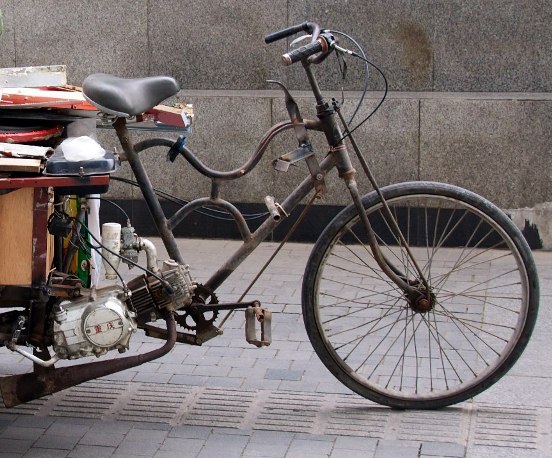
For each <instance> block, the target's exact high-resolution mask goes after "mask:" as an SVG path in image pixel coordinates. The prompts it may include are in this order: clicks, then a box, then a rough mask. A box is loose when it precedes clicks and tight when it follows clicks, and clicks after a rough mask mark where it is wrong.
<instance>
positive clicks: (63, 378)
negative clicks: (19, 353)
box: [0, 313, 176, 407]
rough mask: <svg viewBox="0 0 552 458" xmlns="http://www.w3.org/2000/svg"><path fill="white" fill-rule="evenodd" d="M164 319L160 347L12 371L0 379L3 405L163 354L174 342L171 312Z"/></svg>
mask: <svg viewBox="0 0 552 458" xmlns="http://www.w3.org/2000/svg"><path fill="white" fill-rule="evenodd" d="M166 323H167V341H166V342H165V344H164V345H163V346H162V347H160V348H157V349H155V350H152V351H150V352H148V353H144V354H141V355H136V356H128V357H126V358H120V359H111V360H104V361H97V362H92V363H87V364H79V365H76V366H69V367H62V368H58V369H54V368H50V369H44V368H43V369H42V370H36V369H35V371H34V372H31V373H28V374H21V375H12V376H9V377H4V378H2V379H0V390H1V391H2V396H3V398H4V405H5V406H6V407H14V406H16V405H19V404H22V403H24V402H29V401H32V400H33V399H38V398H41V397H43V396H46V395H48V394H53V393H56V392H58V391H61V390H65V389H67V388H70V387H72V386H75V385H79V384H80V383H84V382H87V381H89V380H93V379H96V378H99V377H104V376H106V375H110V374H114V373H115V372H120V371H123V370H126V369H129V368H131V367H135V366H139V365H140V364H143V363H147V362H149V361H153V360H154V359H157V358H160V357H161V356H164V355H166V354H167V353H168V352H169V351H170V350H171V349H172V348H173V347H174V344H175V342H176V322H175V319H174V315H173V314H172V313H169V314H168V315H167V317H166Z"/></svg>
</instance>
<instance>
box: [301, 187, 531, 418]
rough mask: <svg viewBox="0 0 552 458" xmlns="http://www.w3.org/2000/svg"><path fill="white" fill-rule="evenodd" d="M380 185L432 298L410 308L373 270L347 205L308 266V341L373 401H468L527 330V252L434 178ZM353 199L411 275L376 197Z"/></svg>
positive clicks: (503, 222) (470, 196)
mask: <svg viewBox="0 0 552 458" xmlns="http://www.w3.org/2000/svg"><path fill="white" fill-rule="evenodd" d="M381 191H382V194H383V196H384V198H385V200H386V201H387V203H388V205H389V207H390V209H391V211H392V213H393V215H394V217H395V218H396V220H397V222H398V224H399V227H400V228H401V232H402V233H403V235H404V237H405V239H406V241H407V243H408V244H409V246H410V249H411V250H412V252H413V253H414V256H415V258H416V261H417V262H418V264H419V266H420V267H421V268H422V271H423V272H424V274H425V275H426V278H427V280H428V283H429V285H430V287H431V290H432V294H434V295H435V300H434V302H433V304H432V307H431V310H429V311H424V312H421V311H416V310H414V309H413V308H412V306H411V305H409V302H408V300H407V299H406V297H405V296H404V293H402V291H401V290H400V289H399V288H398V287H397V286H396V285H395V284H394V283H392V282H391V281H390V280H389V279H388V278H387V277H386V276H385V274H384V273H383V272H382V271H381V269H380V267H379V266H378V265H377V264H376V262H375V260H374V258H373V255H372V253H371V250H370V247H369V246H368V245H367V243H366V240H365V237H364V236H363V235H362V234H363V233H364V234H365V230H364V228H363V226H361V223H359V216H358V213H357V211H356V209H355V207H354V206H352V205H350V206H348V207H346V208H345V209H343V210H342V211H341V212H340V213H339V214H338V215H336V217H335V218H334V219H333V220H332V221H331V222H330V223H329V224H328V226H327V227H326V228H325V230H324V231H323V232H322V234H321V235H320V237H319V239H318V240H317V242H316V243H315V245H314V247H313V250H312V253H311V255H310V258H309V261H308V263H307V266H306V269H305V275H304V278H303V288H302V308H303V319H304V323H305V327H306V331H307V334H308V336H309V339H310V341H311V343H312V345H313V347H314V350H315V351H316V353H317V355H318V356H319V358H320V359H321V361H322V362H323V364H324V365H325V366H326V367H327V368H328V369H329V370H330V372H331V373H332V374H333V375H334V376H335V377H337V379H339V380H340V381H341V382H342V383H343V384H344V385H346V386H347V387H348V388H350V389H351V390H352V391H354V392H356V393H358V394H360V395H361V396H363V397H365V398H367V399H370V400H372V401H374V402H377V403H379V404H382V405H386V406H390V407H394V408H400V409H414V408H415V409H435V408H440V407H444V406H447V405H451V404H456V403H458V402H461V401H464V400H467V399H469V398H471V397H473V396H475V395H477V394H479V393H481V392H482V391H484V390H485V389H487V388H488V387H490V386H491V385H492V384H494V383H495V382H497V381H498V380H499V379H500V378H501V377H502V376H503V375H504V374H506V372H508V370H509V369H510V368H511V367H512V365H513V364H514V363H515V362H516V360H517V359H518V358H519V356H520V355H521V353H522V352H523V350H524V348H525V346H526V344H527V342H528V340H529V338H530V336H531V332H532V330H533V327H534V325H535V321H536V318H537V311H538V300H539V286H538V276H537V271H536V267H535V264H534V261H533V258H532V254H531V251H530V249H529V247H528V245H527V243H526V242H525V239H524V238H523V236H522V234H521V233H520V231H519V230H518V229H517V228H516V226H515V225H514V224H513V223H512V222H511V220H510V219H509V218H508V217H507V216H506V215H505V214H504V213H503V212H502V211H501V210H500V209H499V208H497V207H496V206H495V205H493V204H491V203H490V202H489V201H487V200H486V199H484V198H482V197H480V196H478V195H477V194H474V193H472V192H469V191H466V190H464V189H461V188H458V187H456V186H452V185H447V184H442V183H432V182H409V183H400V184H395V185H390V186H387V187H385V188H383V189H382V190H381ZM362 202H363V205H364V208H365V210H366V213H367V215H368V217H369V220H370V222H371V225H372V227H373V229H374V232H375V234H376V236H377V239H378V241H379V244H380V247H381V249H382V252H383V254H384V256H386V259H388V260H391V261H392V263H393V264H394V265H395V267H397V266H398V267H399V269H402V271H403V272H406V273H407V275H408V277H409V278H412V277H413V276H414V272H415V269H414V267H413V265H412V263H411V262H409V261H407V258H406V257H405V254H404V247H401V246H400V245H401V244H400V242H398V241H397V240H398V237H397V236H396V235H395V234H393V232H392V231H391V229H390V226H389V224H387V223H385V221H384V220H383V219H382V214H381V210H382V204H381V200H380V198H379V196H378V195H377V194H376V193H375V192H372V193H370V194H367V195H365V196H364V197H363V198H362ZM444 269H446V270H444Z"/></svg>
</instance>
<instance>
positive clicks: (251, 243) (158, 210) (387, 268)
mask: <svg viewBox="0 0 552 458" xmlns="http://www.w3.org/2000/svg"><path fill="white" fill-rule="evenodd" d="M303 67H304V69H305V72H306V74H307V78H308V80H309V83H310V85H311V89H312V92H313V95H314V97H315V99H316V102H317V105H316V109H317V115H318V120H317V121H309V120H307V121H303V119H302V118H301V115H300V113H299V109H298V107H297V104H296V103H295V101H294V100H293V98H292V97H291V95H290V94H289V92H288V91H287V89H286V88H285V87H283V85H281V84H280V83H278V84H280V85H281V86H282V88H283V90H284V93H285V95H286V98H285V101H286V107H287V110H288V114H289V116H290V120H289V121H287V122H283V123H280V124H277V125H275V126H273V128H272V129H270V130H269V131H268V132H267V133H266V134H265V135H264V137H263V139H262V140H261V142H260V143H259V145H258V147H257V149H256V151H255V153H254V154H253V156H252V157H251V158H250V159H249V161H248V162H247V163H246V164H245V165H244V166H243V167H241V168H239V169H236V170H234V171H230V172H219V171H215V170H211V169H209V168H207V167H206V166H204V165H203V164H202V163H201V161H199V159H197V157H195V155H194V154H193V153H192V152H191V151H190V150H188V149H187V148H185V147H184V146H182V149H181V151H180V152H182V154H183V155H184V156H185V158H186V159H187V160H188V162H189V163H190V164H191V165H192V166H193V167H194V168H195V169H196V170H198V171H199V172H200V173H202V174H203V175H204V176H206V177H208V178H210V179H211V180H212V186H211V195H210V197H208V198H200V199H196V200H193V201H191V202H189V203H188V204H187V205H185V206H184V207H182V208H181V209H180V210H178V211H177V212H176V213H175V214H174V215H173V216H172V217H171V218H169V219H167V217H166V216H165V213H164V211H163V209H162V207H161V204H160V201H159V199H158V197H157V195H156V194H155V191H154V189H153V186H152V184H151V182H150V180H149V178H148V175H147V172H146V170H145V168H144V166H143V164H142V162H141V161H140V159H139V157H138V154H139V150H141V149H145V147H149V146H154V143H155V142H152V141H150V142H148V141H146V142H144V143H145V144H144V145H141V147H140V148H136V147H135V145H134V144H133V143H132V140H131V138H130V135H129V132H128V129H127V126H126V120H125V119H124V118H118V119H117V121H116V122H115V123H114V125H113V127H114V128H115V131H116V133H117V136H118V138H119V141H120V143H121V146H122V147H123V151H124V153H125V156H126V159H127V160H128V162H129V164H130V166H131V168H132V171H133V173H134V175H135V177H136V179H137V182H138V184H139V187H140V189H141V191H142V194H143V196H144V199H145V202H146V205H147V206H148V208H149V210H150V212H151V215H152V216H153V219H154V222H155V224H156V227H157V230H158V232H159V235H160V237H161V239H162V241H163V243H164V245H165V248H166V249H167V252H168V254H169V256H170V257H171V258H173V259H174V260H176V261H177V262H179V263H181V264H185V261H184V258H183V256H182V254H181V253H180V251H179V249H178V247H177V244H176V240H175V237H174V235H173V233H172V229H173V228H174V227H175V226H176V225H178V224H179V223H180V222H181V221H182V220H183V219H184V218H185V217H186V216H187V215H189V214H190V213H191V212H192V211H194V210H195V209H197V208H199V207H202V206H204V205H210V206H214V207H219V208H223V209H224V210H227V211H228V212H229V213H230V214H231V215H232V217H233V218H234V220H235V221H236V223H237V225H238V229H239V231H240V234H241V236H242V239H243V241H244V242H243V244H242V245H241V246H240V247H239V248H238V249H237V250H236V252H235V253H234V254H233V255H231V256H230V258H229V259H228V260H227V261H226V262H225V263H224V264H223V265H222V266H221V267H220V268H219V269H218V270H217V271H216V272H215V273H214V274H213V275H212V276H211V277H210V278H209V279H208V280H207V282H206V283H205V286H206V287H208V288H210V289H211V290H213V291H215V290H216V289H217V288H218V287H219V286H220V285H221V284H222V283H223V282H224V281H225V280H226V279H227V278H228V277H229V276H230V275H231V274H232V272H233V271H234V270H235V269H236V268H237V267H238V266H239V265H240V264H241V263H242V262H243V261H244V260H245V259H246V258H247V257H248V256H249V255H250V254H251V253H252V252H253V251H254V250H255V248H256V247H257V246H258V245H259V244H260V243H261V242H262V241H263V240H265V239H266V238H267V237H268V235H269V234H270V233H271V232H272V231H273V230H274V229H275V228H276V227H277V226H278V225H279V224H280V222H281V218H273V217H270V216H269V217H267V219H266V220H265V221H264V222H263V223H262V224H261V226H260V227H259V228H258V229H257V230H255V232H253V233H251V232H250V231H249V228H248V226H247V224H246V222H245V219H244V218H243V215H241V213H240V212H239V210H238V209H237V208H236V207H235V206H233V205H232V204H231V203H230V202H227V201H225V200H223V199H221V198H220V195H219V189H218V184H219V182H220V181H228V180H234V179H237V178H239V177H241V176H244V175H245V174H247V173H248V172H250V171H251V170H252V169H253V168H254V167H255V166H256V165H257V163H258V162H259V160H260V158H261V157H262V154H263V153H264V151H265V149H266V147H267V146H268V144H269V143H270V141H271V140H272V139H273V138H274V137H275V136H276V135H277V134H279V133H280V132H282V131H284V130H287V129H291V128H293V129H294V131H295V134H296V137H297V140H298V142H299V145H300V148H301V147H307V148H311V150H312V147H311V146H310V141H309V139H308V135H307V130H316V131H320V132H323V133H324V134H325V136H326V139H327V142H328V144H329V145H330V151H329V154H328V155H327V156H326V158H324V159H323V160H322V162H321V163H319V162H318V160H317V159H316V158H315V156H314V154H312V155H308V157H305V160H306V162H307V166H308V168H309V172H310V175H309V176H307V177H306V178H305V179H304V180H303V181H302V182H301V183H300V184H299V185H298V186H297V187H296V188H295V190H293V191H292V192H291V193H290V194H289V195H288V197H287V198H286V199H285V200H284V201H283V202H282V203H281V210H282V212H283V213H284V214H285V215H288V214H290V213H291V212H292V211H293V210H294V209H295V208H296V207H297V206H298V205H299V203H300V202H301V201H302V200H303V199H304V198H305V197H306V196H307V195H308V194H309V193H310V192H311V191H312V190H313V189H315V191H316V192H317V193H321V192H323V191H324V187H325V186H324V177H325V176H326V174H327V173H328V171H330V170H331V169H333V168H334V167H335V168H337V170H338V173H339V176H340V177H341V178H342V179H343V180H344V181H345V184H346V186H347V188H348V189H349V191H350V194H351V197H352V199H353V203H354V205H355V206H356V208H357V211H358V212H359V214H360V215H361V218H362V220H363V223H364V226H365V228H366V231H367V235H368V241H369V245H370V247H371V249H372V252H373V254H374V257H375V259H376V261H377V262H378V264H379V265H380V267H381V268H382V269H383V271H384V272H386V274H387V275H388V277H389V278H390V279H391V280H392V281H393V282H394V283H395V284H397V285H398V286H399V287H400V288H401V289H402V290H403V291H405V293H406V294H407V295H409V297H411V298H412V299H413V300H417V299H419V296H420V294H419V292H418V291H417V289H416V288H414V287H413V286H412V285H410V284H409V283H408V280H407V279H406V278H405V276H404V275H403V274H401V273H400V272H398V271H397V269H396V268H394V266H392V265H390V263H389V262H388V261H387V260H386V259H385V258H384V256H383V255H382V253H381V250H380V249H379V246H378V243H377V241H376V239H375V235H374V233H373V231H372V229H371V226H370V223H369V221H368V218H367V216H366V215H365V213H364V209H363V205H362V201H361V197H360V194H359V191H358V187H357V183H356V180H355V173H356V172H355V170H354V168H353V166H352V163H351V160H350V158H349V153H348V151H347V148H346V146H345V144H344V142H343V135H342V133H341V129H340V128H339V126H338V124H337V122H336V119H335V114H336V113H335V110H334V109H333V107H332V106H331V105H330V104H328V103H327V102H325V101H324V98H323V96H322V93H321V91H320V89H319V86H318V83H317V80H316V77H315V75H314V73H313V71H312V68H311V66H310V64H309V63H308V62H304V63H303ZM160 141H161V143H164V141H163V140H162V139H160ZM165 145H166V146H173V145H171V144H169V145H167V144H166V143H165ZM353 145H354V146H355V148H356V144H354V143H353ZM142 146H143V147H142ZM390 216H391V218H392V215H390Z"/></svg>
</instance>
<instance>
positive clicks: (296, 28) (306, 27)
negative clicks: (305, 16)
mask: <svg viewBox="0 0 552 458" xmlns="http://www.w3.org/2000/svg"><path fill="white" fill-rule="evenodd" d="M301 31H303V32H312V28H311V25H310V23H309V22H306V21H305V22H303V23H302V24H297V25H293V26H291V27H287V28H285V29H282V30H278V31H277V32H272V33H269V34H268V35H267V36H265V39H264V41H265V43H267V44H268V43H273V42H274V41H278V40H281V39H282V38H286V37H289V36H290V35H295V34H296V33H298V32H301Z"/></svg>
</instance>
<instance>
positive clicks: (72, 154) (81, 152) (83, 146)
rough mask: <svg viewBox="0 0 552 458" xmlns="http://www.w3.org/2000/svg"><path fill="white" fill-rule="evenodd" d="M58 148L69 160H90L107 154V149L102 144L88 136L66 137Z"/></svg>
mask: <svg viewBox="0 0 552 458" xmlns="http://www.w3.org/2000/svg"><path fill="white" fill-rule="evenodd" d="M58 148H59V149H61V152H62V153H63V156H64V157H65V160H67V161H69V162H80V161H90V160H92V159H100V158H102V157H104V156H105V150H104V149H103V148H102V147H101V145H100V144H99V143H98V142H97V141H96V140H94V139H92V138H90V137H87V136H82V137H71V138H66V139H65V140H63V141H62V142H61V144H60V145H59V147H58Z"/></svg>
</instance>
